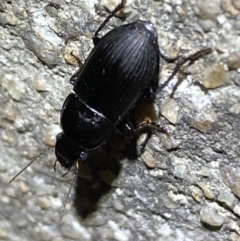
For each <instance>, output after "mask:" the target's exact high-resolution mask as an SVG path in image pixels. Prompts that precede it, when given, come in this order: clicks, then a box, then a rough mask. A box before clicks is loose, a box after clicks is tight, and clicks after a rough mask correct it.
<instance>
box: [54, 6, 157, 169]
mask: <svg viewBox="0 0 240 241" xmlns="http://www.w3.org/2000/svg"><path fill="white" fill-rule="evenodd" d="M123 2H124V1H122V3H121V4H123ZM118 7H119V6H118ZM114 11H115V10H114ZM97 32H98V31H97ZM97 32H96V33H97ZM96 40H97V41H96ZM94 43H95V47H94V48H93V49H92V51H91V53H90V54H89V56H88V58H87V60H86V62H85V63H84V65H83V67H82V68H81V69H80V71H78V72H77V74H76V75H74V76H73V77H72V78H71V83H72V84H73V91H74V94H73V93H71V94H69V95H68V97H67V98H66V100H65V102H64V104H63V107H62V111H61V126H62V130H63V132H61V133H59V134H58V135H57V138H56V147H55V154H56V157H57V160H58V161H59V162H60V164H61V165H62V166H64V167H65V168H68V169H70V168H71V167H72V165H73V164H74V163H75V162H76V161H80V160H84V159H86V158H87V156H88V150H94V149H96V148H98V147H100V146H101V145H102V144H104V143H105V142H106V141H107V140H108V139H109V137H110V135H111V134H112V132H113V131H114V129H115V128H118V129H119V130H120V131H121V132H122V133H123V134H124V135H125V136H131V133H132V132H134V128H133V127H132V128H131V124H129V121H127V116H128V114H129V112H131V111H132V110H133V109H134V106H135V104H136V102H137V101H138V100H139V99H140V98H141V97H142V96H150V95H151V93H153V91H154V89H155V88H156V85H157V82H156V78H155V77H158V72H159V46H158V40H157V33H156V30H155V29H154V27H153V25H152V24H151V23H149V22H145V21H136V22H133V23H130V24H126V25H122V26H120V27H117V28H115V29H113V30H111V31H110V32H108V33H107V34H106V35H105V36H104V37H102V38H101V39H97V34H95V39H94Z"/></svg>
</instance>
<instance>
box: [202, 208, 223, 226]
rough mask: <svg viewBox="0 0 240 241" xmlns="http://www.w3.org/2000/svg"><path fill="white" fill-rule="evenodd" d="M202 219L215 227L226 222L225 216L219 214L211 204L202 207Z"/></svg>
mask: <svg viewBox="0 0 240 241" xmlns="http://www.w3.org/2000/svg"><path fill="white" fill-rule="evenodd" d="M200 219H201V221H202V222H203V223H205V224H208V225H209V226H212V227H215V228H216V227H219V228H220V227H221V226H222V225H223V223H224V217H223V216H221V215H219V214H218V213H217V210H216V209H214V208H212V207H209V206H205V207H203V208H202V209H201V212H200Z"/></svg>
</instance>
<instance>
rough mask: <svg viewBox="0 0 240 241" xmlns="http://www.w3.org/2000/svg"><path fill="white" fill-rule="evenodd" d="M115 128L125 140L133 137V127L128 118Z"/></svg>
mask: <svg viewBox="0 0 240 241" xmlns="http://www.w3.org/2000/svg"><path fill="white" fill-rule="evenodd" d="M116 128H117V129H118V130H119V131H120V132H121V133H122V135H123V136H125V137H127V138H132V137H133V136H134V133H135V127H134V125H133V123H132V120H131V119H130V117H129V116H127V117H126V118H125V119H124V121H121V122H120V123H118V124H117V125H116Z"/></svg>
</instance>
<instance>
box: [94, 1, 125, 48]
mask: <svg viewBox="0 0 240 241" xmlns="http://www.w3.org/2000/svg"><path fill="white" fill-rule="evenodd" d="M125 4H126V0H122V1H121V3H119V4H118V5H117V6H116V8H115V9H114V10H113V11H112V12H110V14H109V15H108V16H107V17H106V18H105V20H104V21H103V22H102V23H101V25H100V26H99V27H98V29H97V31H96V32H95V34H94V36H93V44H94V45H95V46H96V45H97V44H98V42H99V40H100V38H99V37H98V34H99V32H100V31H101V30H102V29H103V28H104V27H105V26H106V24H107V23H108V22H109V20H110V19H111V18H112V17H114V16H115V15H116V13H117V12H119V11H121V10H122V9H123V8H124V6H125Z"/></svg>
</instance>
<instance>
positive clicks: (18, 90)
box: [0, 0, 240, 241]
mask: <svg viewBox="0 0 240 241" xmlns="http://www.w3.org/2000/svg"><path fill="white" fill-rule="evenodd" d="M116 2H117V1H101V6H99V5H98V1H97V0H92V1H89V0H73V1H63V0H59V1H47V0H43V1H39V0H37V1H36V0H35V1H33V0H29V1H25V0H18V1H6V0H2V1H1V3H0V105H1V108H0V118H1V120H0V153H1V155H0V206H1V216H0V239H1V240H11V241H15V240H16V241H20V240H24V241H27V240H31V241H32V240H35V241H45V240H47V241H63V240H64V241H66V240H82V241H84V240H87V241H90V240H91V241H100V240H104V241H108V240H109V241H115V240H119V241H128V240H129V241H131V240H143V241H145V240H154V241H155V240H157V241H163V240H168V241H176V240H179V241H180V240H181V241H182V240H188V241H190V240H194V241H202V240H208V241H219V240H230V241H233V240H239V239H240V228H239V217H240V203H239V197H240V191H239V190H238V189H239V185H238V184H239V182H240V176H239V172H238V171H239V157H240V144H239V143H240V142H239V140H240V122H239V114H240V74H239V59H238V52H239V49H240V39H239V38H240V37H239V28H240V25H239V22H240V21H239V20H240V17H239V16H240V12H239V4H238V3H237V2H238V1H230V0H221V1H219V0H215V1H212V2H211V3H210V1H198V3H196V1H192V0H184V1H179V0H172V1H169V0H164V1H153V0H144V1H143V0H131V1H129V2H128V6H127V9H126V13H127V14H126V16H125V19H124V20H123V19H120V18H114V19H112V20H111V22H110V23H109V24H108V26H107V27H106V28H105V30H104V31H103V33H104V32H106V31H108V30H110V29H111V28H112V27H113V26H118V25H121V24H124V23H127V22H131V21H134V20H136V19H144V20H149V21H151V22H152V23H153V24H154V26H155V27H156V29H157V32H158V36H159V45H160V46H161V49H162V52H163V53H164V54H165V55H166V56H168V57H173V58H175V57H182V56H187V55H189V54H190V53H194V52H195V51H197V50H199V49H201V48H204V47H205V46H208V47H212V48H213V53H212V54H210V55H208V56H205V57H204V58H203V59H201V60H199V61H196V62H195V63H193V64H192V65H191V66H185V67H184V68H182V70H181V71H180V73H179V74H178V76H176V77H175V78H174V79H173V80H172V82H170V83H169V85H168V86H167V87H166V88H165V89H164V90H163V91H162V92H161V93H160V94H159V95H158V96H157V99H156V101H155V103H154V105H153V106H152V109H153V110H156V113H157V118H156V121H157V122H158V123H160V124H161V125H164V126H165V127H166V129H167V130H170V133H171V137H168V138H167V137H166V135H165V134H162V133H158V132H156V133H154V134H152V135H151V133H148V132H147V133H144V134H142V135H140V136H139V137H138V138H137V137H136V138H134V139H133V140H123V138H122V136H120V135H118V134H116V135H114V136H113V137H112V138H111V140H110V143H109V144H107V145H106V146H104V147H103V148H101V149H99V150H97V151H96V152H93V153H91V155H90V157H89V159H88V160H86V161H85V162H83V163H81V167H80V171H79V172H80V173H79V178H78V180H77V182H76V184H75V185H74V188H73V191H72V194H71V195H70V197H69V201H68V203H67V205H66V209H65V213H64V216H63V221H62V223H61V221H60V215H61V212H62V209H63V205H64V200H65V198H66V195H67V193H68V190H69V187H70V186H71V181H72V178H73V175H74V170H72V171H71V172H69V173H68V175H66V176H65V177H64V178H61V175H62V174H63V173H64V172H65V170H63V169H62V168H60V167H59V166H58V165H57V172H56V173H55V172H54V171H53V168H52V166H53V163H54V161H55V156H54V151H53V149H51V150H49V151H47V152H45V153H43V154H42V155H41V156H40V157H39V158H38V159H37V160H36V161H35V162H34V163H33V164H32V165H31V167H29V168H28V169H27V170H26V171H25V172H24V173H23V174H22V175H20V176H19V177H18V178H17V179H16V180H15V181H14V182H13V183H12V184H11V185H9V184H8V181H9V180H10V179H11V178H12V177H13V176H14V175H15V174H16V173H17V172H18V171H19V170H21V169H22V168H23V167H24V166H25V165H26V164H27V163H29V161H30V160H31V159H32V158H34V157H36V156H37V155H39V154H40V153H41V152H42V151H44V150H46V149H47V148H48V147H51V146H53V145H54V140H55V135H56V134H57V133H59V132H60V127H59V115H60V110H61V106H62V103H63V101H64V99H65V97H66V96H67V94H68V93H69V92H70V91H71V88H72V86H71V85H70V84H69V79H70V77H71V76H72V75H73V73H75V71H76V70H77V69H78V65H79V63H80V62H84V60H85V59H86V57H87V56H88V54H89V51H90V50H91V48H92V47H93V44H92V40H91V37H92V36H93V34H94V31H95V30H96V29H97V28H98V26H99V24H100V23H101V21H103V19H104V16H106V14H107V10H108V9H112V8H113V5H114V4H115V3H116ZM94 4H97V5H96V7H97V13H96V9H95V7H94ZM71 51H73V52H72V53H73V54H74V56H77V59H74V58H72V54H71ZM78 59H79V60H80V61H78ZM175 62H177V60H176V61H175ZM220 63H221V65H220ZM175 64H176V63H171V64H167V63H165V62H164V61H163V60H162V61H161V74H160V77H159V81H160V83H163V82H164V80H166V79H167V77H168V76H169V75H170V74H171V72H172V70H173V68H174V66H175ZM212 66H215V70H216V68H217V66H218V67H219V66H220V67H219V68H218V71H214V70H212V68H213V67H212ZM210 70H212V72H211V73H212V75H209V71H210ZM219 72H220V73H224V76H222V74H219ZM214 73H217V74H214ZM205 76H208V77H209V76H214V77H215V79H214V80H213V79H209V78H208V79H206V81H205V82H204V78H205ZM223 77H224V79H223ZM211 78H212V77H211ZM221 78H222V79H221ZM177 79H178V80H181V83H180V85H179V86H178V88H177V89H176V91H175V92H174V94H173V95H172V96H171V101H168V100H169V98H170V95H171V94H172V90H173V88H174V86H175V84H176V83H177ZM225 79H227V81H225ZM162 105H164V111H165V113H168V116H166V117H167V119H166V118H164V117H162V116H161V115H160V114H159V113H161V111H160V110H159V109H160V107H161V106H162ZM168 105H169V106H168ZM168 108H169V109H168ZM169 121H170V122H169ZM141 153H142V155H143V156H142V157H141ZM137 154H140V157H138V155H137Z"/></svg>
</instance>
